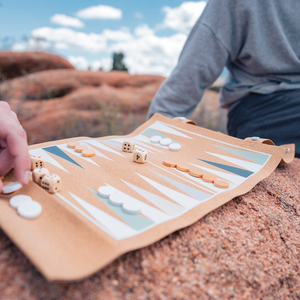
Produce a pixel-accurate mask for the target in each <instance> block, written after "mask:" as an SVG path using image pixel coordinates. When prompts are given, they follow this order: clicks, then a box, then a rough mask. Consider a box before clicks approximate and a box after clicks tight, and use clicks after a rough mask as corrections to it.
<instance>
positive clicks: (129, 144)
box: [122, 140, 135, 152]
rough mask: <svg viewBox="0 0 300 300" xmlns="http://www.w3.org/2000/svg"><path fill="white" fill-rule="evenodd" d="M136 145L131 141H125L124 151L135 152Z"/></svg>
mask: <svg viewBox="0 0 300 300" xmlns="http://www.w3.org/2000/svg"><path fill="white" fill-rule="evenodd" d="M134 147H135V144H134V143H133V142H132V141H130V140H125V141H124V142H123V144H122V150H123V151H124V152H133V150H134Z"/></svg>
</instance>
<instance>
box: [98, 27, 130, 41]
mask: <svg viewBox="0 0 300 300" xmlns="http://www.w3.org/2000/svg"><path fill="white" fill-rule="evenodd" d="M103 36H104V37H105V38H106V39H107V40H111V41H129V40H131V39H132V35H131V33H130V31H129V29H128V28H127V27H123V28H121V29H120V30H110V29H104V30H103Z"/></svg>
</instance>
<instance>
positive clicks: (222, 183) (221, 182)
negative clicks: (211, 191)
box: [214, 179, 229, 189]
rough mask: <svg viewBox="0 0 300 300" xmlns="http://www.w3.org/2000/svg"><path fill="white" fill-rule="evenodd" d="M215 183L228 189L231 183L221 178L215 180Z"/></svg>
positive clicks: (221, 187) (218, 186)
mask: <svg viewBox="0 0 300 300" xmlns="http://www.w3.org/2000/svg"><path fill="white" fill-rule="evenodd" d="M214 185H215V186H216V187H217V188H220V189H228V188H229V183H228V182H226V181H224V180H220V179H217V180H215V181H214Z"/></svg>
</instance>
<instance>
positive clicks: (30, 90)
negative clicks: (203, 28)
mask: <svg viewBox="0 0 300 300" xmlns="http://www.w3.org/2000/svg"><path fill="white" fill-rule="evenodd" d="M164 79H165V78H164V77H162V76H154V75H130V74H129V73H127V72H122V71H111V72H102V71H99V72H92V71H77V70H49V71H43V72H37V73H34V74H30V75H27V76H23V77H19V78H15V79H11V80H7V81H5V82H3V83H2V84H0V99H5V100H7V101H9V100H10V99H12V98H17V99H23V100H35V99H39V100H41V99H51V98H57V97H63V96H65V95H67V94H69V93H70V92H71V91H74V90H76V89H79V88H81V87H84V86H89V87H99V86H101V85H102V84H107V85H109V86H112V87H115V88H121V87H126V86H127V87H128V86H129V87H133V88H141V87H144V86H146V85H149V84H151V85H152V86H153V87H154V89H157V88H158V87H159V86H160V84H161V83H162V81H163V80H164ZM154 89H153V90H154Z"/></svg>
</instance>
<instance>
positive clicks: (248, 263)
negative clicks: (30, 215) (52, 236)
mask: <svg viewBox="0 0 300 300" xmlns="http://www.w3.org/2000/svg"><path fill="white" fill-rule="evenodd" d="M299 173H300V160H299V159H295V160H294V161H293V163H291V164H290V165H286V166H279V167H278V168H277V170H275V172H274V173H273V174H272V175H271V176H269V177H268V178H267V179H265V180H263V181H262V182H260V183H259V184H258V185H257V186H256V187H255V188H253V189H252V190H251V191H250V192H249V193H247V194H245V195H243V196H240V197H237V198H235V199H233V200H232V201H230V202H229V203H227V204H226V205H224V206H222V207H220V208H218V209H216V210H215V211H213V212H211V213H210V214H208V215H207V216H205V217H204V218H202V219H201V220H199V221H198V222H196V223H195V224H193V225H192V226H190V227H188V228H185V229H182V230H179V231H177V232H175V233H173V234H171V235H169V236H167V237H166V238H164V239H162V240H161V241H159V242H157V243H155V244H153V245H151V246H148V247H145V248H143V249H140V250H137V251H133V252H130V253H128V254H125V255H123V256H122V257H121V258H119V259H117V260H116V261H115V262H113V263H111V264H110V265H109V266H107V267H106V268H104V269H103V270H102V271H99V272H98V273H97V274H95V275H93V276H92V277H90V278H88V279H85V280H82V281H81V282H77V283H48V282H47V281H46V280H45V279H44V278H43V277H42V276H41V275H40V274H39V272H38V271H37V270H36V269H35V268H34V267H33V266H32V265H31V263H30V262H29V261H28V260H27V258H26V257H24V255H23V254H22V253H21V252H20V251H19V250H18V249H17V248H16V247H15V246H14V244H13V243H12V242H11V241H10V240H9V239H8V238H7V237H6V235H5V234H4V233H3V232H2V231H0V299H30V300H35V299H49V300H51V299H53V300H54V299H55V300H56V299H72V300H77V299H78V300H79V299H80V300H81V299H87V300H88V299H264V300H265V299H267V300H268V299H295V300H297V299H300V268H299V266H300V230H299V228H300V189H299V187H300V177H299ZM37 242H38V241H37ZM66 255H67V254H66ZM74 263H76V262H74Z"/></svg>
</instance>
